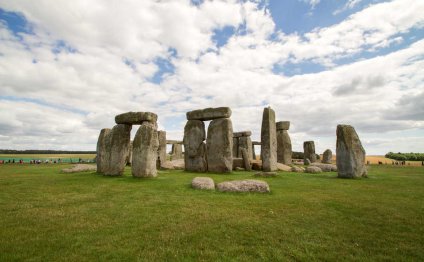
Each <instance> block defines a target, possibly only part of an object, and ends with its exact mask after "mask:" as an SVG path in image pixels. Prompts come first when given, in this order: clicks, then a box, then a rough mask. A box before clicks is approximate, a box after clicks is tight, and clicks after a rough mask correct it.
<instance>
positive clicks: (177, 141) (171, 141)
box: [166, 140, 183, 145]
mask: <svg viewBox="0 0 424 262" xmlns="http://www.w3.org/2000/svg"><path fill="white" fill-rule="evenodd" d="M166 144H167V145H169V144H170V145H174V144H180V145H182V144H183V141H180V140H166Z"/></svg>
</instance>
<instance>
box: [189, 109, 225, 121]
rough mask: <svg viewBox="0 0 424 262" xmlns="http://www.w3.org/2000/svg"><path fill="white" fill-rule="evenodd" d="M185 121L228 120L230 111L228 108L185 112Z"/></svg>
mask: <svg viewBox="0 0 424 262" xmlns="http://www.w3.org/2000/svg"><path fill="white" fill-rule="evenodd" d="M186 116H187V120H201V121H208V120H214V119H219V118H230V117H231V109H230V108H229V107H216V108H205V109H199V110H194V111H190V112H187V114H186Z"/></svg>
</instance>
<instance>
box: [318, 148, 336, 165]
mask: <svg viewBox="0 0 424 262" xmlns="http://www.w3.org/2000/svg"><path fill="white" fill-rule="evenodd" d="M332 159H333V152H331V150H330V149H327V150H325V151H324V153H323V154H322V161H321V162H322V163H324V164H331V160H332Z"/></svg>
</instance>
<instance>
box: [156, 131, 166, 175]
mask: <svg viewBox="0 0 424 262" xmlns="http://www.w3.org/2000/svg"><path fill="white" fill-rule="evenodd" d="M158 140H159V148H158V158H157V159H158V160H159V162H160V167H162V166H163V165H164V164H165V162H166V132H165V131H161V130H160V131H158Z"/></svg>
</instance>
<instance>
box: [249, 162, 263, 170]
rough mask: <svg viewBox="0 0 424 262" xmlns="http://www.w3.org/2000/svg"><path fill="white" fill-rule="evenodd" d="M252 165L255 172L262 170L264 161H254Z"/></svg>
mask: <svg viewBox="0 0 424 262" xmlns="http://www.w3.org/2000/svg"><path fill="white" fill-rule="evenodd" d="M251 163H252V169H253V170H258V171H260V170H262V160H252V161H251Z"/></svg>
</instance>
